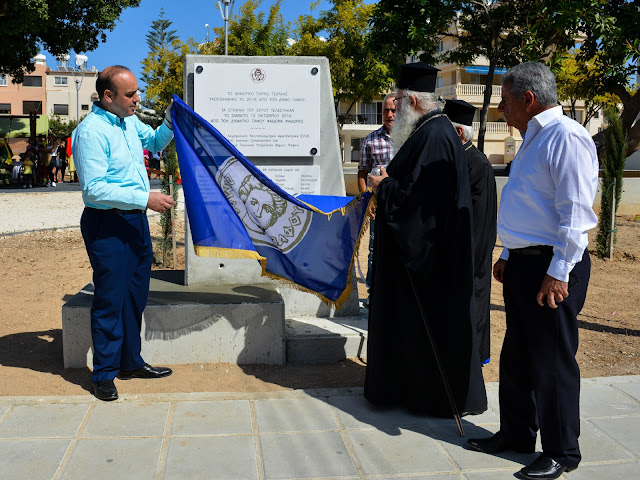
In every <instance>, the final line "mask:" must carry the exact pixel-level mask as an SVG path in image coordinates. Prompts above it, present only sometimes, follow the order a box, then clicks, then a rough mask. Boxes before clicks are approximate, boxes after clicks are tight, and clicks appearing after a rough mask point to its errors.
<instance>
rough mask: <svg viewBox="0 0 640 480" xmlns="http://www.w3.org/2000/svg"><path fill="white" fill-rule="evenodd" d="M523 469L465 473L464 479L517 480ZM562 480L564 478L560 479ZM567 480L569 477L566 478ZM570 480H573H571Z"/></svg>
mask: <svg viewBox="0 0 640 480" xmlns="http://www.w3.org/2000/svg"><path fill="white" fill-rule="evenodd" d="M521 468H522V466H521V465H518V466H516V467H514V468H513V469H506V470H494V471H487V472H470V473H467V472H465V474H464V478H465V479H466V480H514V478H516V477H515V476H514V474H515V473H516V472H518V471H520V469H521ZM560 478H561V479H562V477H560ZM565 478H567V477H565ZM569 480H573V478H570V479H569Z"/></svg>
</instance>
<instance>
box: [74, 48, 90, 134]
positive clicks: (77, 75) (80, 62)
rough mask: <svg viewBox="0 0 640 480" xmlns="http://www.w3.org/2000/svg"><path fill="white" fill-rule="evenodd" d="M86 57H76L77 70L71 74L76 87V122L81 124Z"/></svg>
mask: <svg viewBox="0 0 640 480" xmlns="http://www.w3.org/2000/svg"><path fill="white" fill-rule="evenodd" d="M87 60H88V58H87V56H86V55H76V68H75V69H74V70H73V72H71V75H73V81H74V83H75V85H76V122H78V123H80V88H81V87H82V81H83V80H84V72H83V71H82V68H83V66H86V65H87Z"/></svg>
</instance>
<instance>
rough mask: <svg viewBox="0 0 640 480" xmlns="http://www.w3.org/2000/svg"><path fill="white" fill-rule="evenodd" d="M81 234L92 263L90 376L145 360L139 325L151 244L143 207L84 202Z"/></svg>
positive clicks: (105, 375) (108, 375)
mask: <svg viewBox="0 0 640 480" xmlns="http://www.w3.org/2000/svg"><path fill="white" fill-rule="evenodd" d="M80 228H81V231H82V237H83V238H84V243H85V246H86V248H87V254H88V255H89V260H90V262H91V267H92V268H93V284H94V286H95V292H94V296H93V305H92V307H91V338H92V340H93V374H92V375H91V379H92V381H93V382H99V381H102V380H113V379H114V378H115V377H116V375H117V374H118V371H119V370H126V371H131V370H137V369H138V368H141V367H142V366H143V365H144V360H142V357H141V356H140V350H141V348H142V344H141V340H140V328H141V325H142V312H143V311H144V308H145V306H146V304H147V298H148V296H149V279H150V276H151V262H152V259H153V248H152V244H151V236H150V234H149V223H148V221H147V215H146V214H144V213H137V214H125V215H121V214H118V213H116V212H113V211H108V210H106V211H101V210H95V209H91V208H85V210H84V212H83V214H82V219H81V221H80Z"/></svg>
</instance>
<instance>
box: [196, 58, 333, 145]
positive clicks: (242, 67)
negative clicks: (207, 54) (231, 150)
mask: <svg viewBox="0 0 640 480" xmlns="http://www.w3.org/2000/svg"><path fill="white" fill-rule="evenodd" d="M193 68H194V110H195V111H196V112H197V113H198V114H199V115H200V116H202V117H203V118H204V119H205V120H207V121H208V122H209V123H211V125H213V126H214V127H215V128H217V129H218V130H219V131H220V132H221V133H222V134H223V135H224V136H225V137H226V138H227V139H229V141H230V142H231V143H233V144H234V145H235V146H236V148H237V149H238V150H239V151H240V152H242V154H243V155H245V156H247V157H308V156H315V155H318V154H319V153H320V149H321V142H320V75H319V66H314V65H287V64H224V63H218V64H212V63H195V64H194V66H193Z"/></svg>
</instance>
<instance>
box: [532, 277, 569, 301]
mask: <svg viewBox="0 0 640 480" xmlns="http://www.w3.org/2000/svg"><path fill="white" fill-rule="evenodd" d="M568 296H569V282H561V281H560V280H558V279H557V278H553V277H552V276H551V275H549V274H547V275H545V276H544V280H542V286H541V287H540V291H539V292H538V296H537V297H536V299H537V300H538V305H540V306H541V307H543V306H544V300H545V298H546V300H547V305H549V306H550V307H551V308H558V305H557V304H558V303H560V302H562V301H563V300H564V299H565V298H567V297H568Z"/></svg>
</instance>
